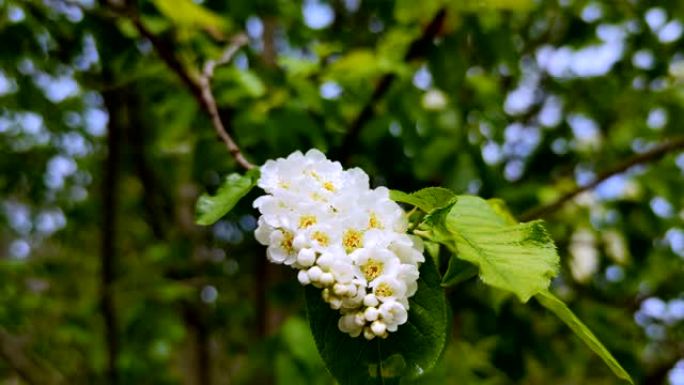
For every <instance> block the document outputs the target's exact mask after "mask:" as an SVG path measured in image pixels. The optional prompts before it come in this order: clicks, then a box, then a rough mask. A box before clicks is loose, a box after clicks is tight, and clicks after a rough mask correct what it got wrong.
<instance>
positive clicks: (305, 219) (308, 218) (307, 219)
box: [299, 215, 317, 229]
mask: <svg viewBox="0 0 684 385" xmlns="http://www.w3.org/2000/svg"><path fill="white" fill-rule="evenodd" d="M316 222H317V221H316V217H315V216H313V215H302V216H301V217H299V228H300V229H305V228H307V227H309V226H311V225H315V224H316Z"/></svg>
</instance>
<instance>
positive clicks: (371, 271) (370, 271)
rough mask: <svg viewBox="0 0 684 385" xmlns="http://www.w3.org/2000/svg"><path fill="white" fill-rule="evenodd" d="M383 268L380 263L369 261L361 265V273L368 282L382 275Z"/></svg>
mask: <svg viewBox="0 0 684 385" xmlns="http://www.w3.org/2000/svg"><path fill="white" fill-rule="evenodd" d="M383 267H384V265H383V263H382V262H378V261H374V260H372V259H369V260H368V262H366V263H364V264H363V265H361V271H362V272H363V275H364V276H365V277H366V280H367V281H369V282H370V281H372V280H374V279H375V278H377V277H378V276H379V275H380V274H382V270H383Z"/></svg>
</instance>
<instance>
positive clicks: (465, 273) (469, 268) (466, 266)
mask: <svg viewBox="0 0 684 385" xmlns="http://www.w3.org/2000/svg"><path fill="white" fill-rule="evenodd" d="M475 276H477V267H475V266H474V265H473V264H471V263H468V262H465V261H463V260H461V259H458V258H451V259H449V265H448V266H447V271H446V273H444V277H442V287H450V286H456V285H458V284H459V283H461V282H464V281H467V280H469V279H470V278H473V277H475Z"/></svg>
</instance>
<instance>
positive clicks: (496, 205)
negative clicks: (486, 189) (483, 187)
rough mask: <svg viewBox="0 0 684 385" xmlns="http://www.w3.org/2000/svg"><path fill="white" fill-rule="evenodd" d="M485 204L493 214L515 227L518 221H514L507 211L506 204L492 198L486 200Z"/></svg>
mask: <svg viewBox="0 0 684 385" xmlns="http://www.w3.org/2000/svg"><path fill="white" fill-rule="evenodd" d="M487 203H488V204H489V206H490V207H491V208H492V210H494V212H495V213H496V214H497V215H498V216H500V217H501V218H502V219H504V220H505V221H506V223H508V224H509V225H516V224H518V221H517V220H516V219H515V217H514V216H513V214H511V211H510V210H509V209H508V206H507V205H506V202H504V201H503V200H502V199H498V198H494V199H487Z"/></svg>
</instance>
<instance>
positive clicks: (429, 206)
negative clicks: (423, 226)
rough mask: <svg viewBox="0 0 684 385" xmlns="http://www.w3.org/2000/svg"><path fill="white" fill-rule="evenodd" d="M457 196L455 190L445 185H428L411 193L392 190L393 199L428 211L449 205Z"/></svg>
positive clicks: (391, 196)
mask: <svg viewBox="0 0 684 385" xmlns="http://www.w3.org/2000/svg"><path fill="white" fill-rule="evenodd" d="M455 196H456V194H454V193H453V191H451V190H449V189H446V188H443V187H426V188H424V189H422V190H418V191H416V192H413V193H410V194H407V193H405V192H403V191H399V190H391V191H390V198H391V199H392V200H394V201H397V202H401V203H408V204H410V205H413V206H416V207H418V208H419V209H421V210H423V211H424V212H426V213H429V212H431V211H433V210H436V209H439V208H442V207H444V206H446V205H448V204H449V203H450V202H451V201H452V200H453V198H454V197H455Z"/></svg>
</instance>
